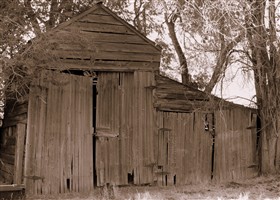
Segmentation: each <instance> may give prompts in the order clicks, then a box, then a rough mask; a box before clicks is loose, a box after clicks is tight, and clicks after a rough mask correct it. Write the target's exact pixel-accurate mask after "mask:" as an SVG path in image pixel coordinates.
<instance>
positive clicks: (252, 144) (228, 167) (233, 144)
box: [213, 108, 258, 182]
mask: <svg viewBox="0 0 280 200" xmlns="http://www.w3.org/2000/svg"><path fill="white" fill-rule="evenodd" d="M256 126H257V124H256V114H255V113H254V112H252V111H251V110H250V109H244V108H243V109H241V108H232V109H228V110H222V111H215V128H216V130H215V132H216V138H215V164H214V172H213V174H214V180H216V181H218V182H222V181H230V180H237V179H244V178H251V177H253V176H256V175H257V168H258V160H257V133H256V132H257V131H256Z"/></svg>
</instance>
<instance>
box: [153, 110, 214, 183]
mask: <svg viewBox="0 0 280 200" xmlns="http://www.w3.org/2000/svg"><path fill="white" fill-rule="evenodd" d="M204 119H205V113H200V112H196V113H176V112H157V124H158V125H157V126H158V133H157V137H156V138H157V139H156V142H155V147H156V155H157V166H156V171H155V173H156V175H157V182H158V184H159V185H175V184H176V185H184V184H192V183H202V182H203V183H207V182H209V181H210V180H211V163H212V135H211V134H210V133H209V132H207V131H205V129H204V128H205V126H204Z"/></svg>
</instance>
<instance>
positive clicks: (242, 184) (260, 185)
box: [26, 175, 280, 200]
mask: <svg viewBox="0 0 280 200" xmlns="http://www.w3.org/2000/svg"><path fill="white" fill-rule="evenodd" d="M26 199H30V200H31V199H32V200H34V199H74V200H81V199H86V200H91V199H100V200H106V199H121V200H123V199H127V200H146V199H149V200H153V199H155V200H161V199H167V200H177V199H178V200H183V199H218V200H222V199H239V200H247V199H279V200H280V175H275V176H261V177H257V178H254V179H248V180H245V181H236V182H229V183H223V184H207V185H206V184H205V185H202V184H200V185H187V186H178V187H155V186H142V187H138V186H137V187H136V186H130V187H112V188H103V189H97V190H95V191H94V192H92V193H89V194H64V195H59V196H36V197H35V196H33V197H27V198H26Z"/></svg>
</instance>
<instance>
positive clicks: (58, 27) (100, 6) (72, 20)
mask: <svg viewBox="0 0 280 200" xmlns="http://www.w3.org/2000/svg"><path fill="white" fill-rule="evenodd" d="M97 9H103V10H104V11H105V12H107V13H108V14H109V15H111V16H113V17H114V18H115V19H116V20H117V21H119V22H120V23H122V24H123V25H124V26H126V27H127V28H128V29H130V30H131V31H133V32H134V33H135V34H137V35H138V36H139V37H141V38H142V39H143V40H145V41H146V42H148V43H149V44H151V45H152V46H153V47H154V48H155V49H156V50H157V51H159V52H161V50H162V48H161V47H160V46H158V45H156V43H155V42H153V41H152V40H150V39H149V38H147V37H146V36H145V35H143V34H142V33H141V32H140V31H138V30H137V29H136V28H135V27H134V26H132V25H130V24H129V23H127V22H126V21H125V20H123V19H122V18H121V17H119V16H118V15H117V14H116V13H114V12H113V11H112V10H110V9H109V8H108V7H106V6H104V5H103V3H102V1H100V2H98V3H96V4H95V5H94V6H93V7H91V8H90V9H88V10H86V11H84V12H82V13H81V14H78V15H77V16H75V17H72V18H71V19H69V20H68V21H66V22H63V23H61V24H59V25H58V26H57V27H54V28H53V30H54V31H55V30H59V29H63V28H65V27H67V26H69V25H71V24H72V23H73V22H75V21H78V20H79V19H82V18H83V17H85V16H86V15H88V14H90V13H94V11H96V10H97Z"/></svg>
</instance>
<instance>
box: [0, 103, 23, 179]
mask: <svg viewBox="0 0 280 200" xmlns="http://www.w3.org/2000/svg"><path fill="white" fill-rule="evenodd" d="M27 107H28V105H27V102H21V103H19V102H17V103H15V102H14V101H10V102H8V103H7V105H6V108H5V120H4V123H3V127H2V128H1V133H0V182H2V183H5V184H22V183H23V177H22V173H23V159H24V158H23V157H24V143H25V135H26V122H27Z"/></svg>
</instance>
